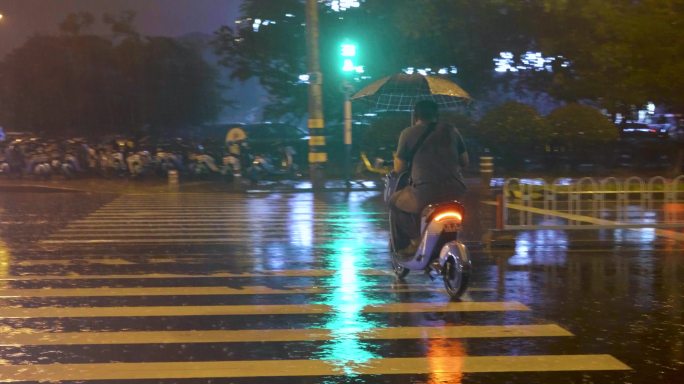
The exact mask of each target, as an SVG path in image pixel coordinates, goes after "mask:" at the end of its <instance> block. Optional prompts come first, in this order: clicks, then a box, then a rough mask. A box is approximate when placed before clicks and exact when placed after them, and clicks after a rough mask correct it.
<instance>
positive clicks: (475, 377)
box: [0, 191, 684, 383]
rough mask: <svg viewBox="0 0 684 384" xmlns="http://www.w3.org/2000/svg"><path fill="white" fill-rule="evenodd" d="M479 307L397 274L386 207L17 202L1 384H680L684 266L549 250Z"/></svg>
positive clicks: (521, 252) (209, 200)
mask: <svg viewBox="0 0 684 384" xmlns="http://www.w3.org/2000/svg"><path fill="white" fill-rule="evenodd" d="M467 203H468V204H467V205H468V212H469V213H470V214H471V215H470V216H469V217H468V219H467V220H468V221H467V223H466V230H465V233H464V240H465V241H466V242H467V244H468V245H469V246H470V248H471V256H472V257H473V262H474V276H473V277H472V280H471V281H472V284H471V287H472V288H471V289H470V291H469V293H468V294H467V296H466V297H464V300H463V302H452V303H450V302H449V301H448V300H447V296H446V294H445V293H444V292H443V290H442V289H441V283H440V282H438V281H435V282H431V281H430V280H429V279H428V278H427V277H426V276H424V275H421V274H416V273H412V274H411V275H409V276H408V277H407V279H406V281H405V282H403V283H401V282H397V281H396V280H395V279H394V278H393V276H392V275H391V274H390V269H389V266H388V253H387V224H386V221H385V210H384V207H383V205H382V202H381V200H380V198H379V196H378V195H377V193H375V192H353V193H351V194H345V193H328V194H322V195H320V196H314V195H312V194H309V193H297V194H281V193H276V194H256V195H243V194H225V193H221V194H220V193H166V194H144V193H141V194H126V195H120V194H105V193H32V192H27V191H22V192H10V191H3V192H2V193H1V194H0V382H36V381H52V382H59V381H61V382H86V383H95V382H107V383H129V382H130V383H207V382H211V383H263V382H270V383H459V382H463V383H594V382H596V383H653V382H660V383H679V382H681V381H680V380H681V377H682V374H683V373H684V260H683V259H682V258H683V257H684V252H683V251H682V250H683V249H682V244H681V243H677V242H675V241H672V240H668V239H661V238H657V237H655V235H654V233H653V231H650V230H615V231H612V230H611V231H601V232H564V231H549V230H547V231H530V232H520V233H517V234H515V236H514V239H513V241H512V242H511V243H510V244H508V245H502V246H499V247H494V248H491V249H487V248H486V247H484V246H483V244H482V243H481V241H480V240H481V238H482V234H483V233H484V230H485V229H487V228H490V227H491V225H492V222H493V219H492V217H491V215H490V213H491V212H489V211H488V209H486V208H483V206H480V205H479V204H478V203H477V201H476V199H472V201H468V202H467Z"/></svg>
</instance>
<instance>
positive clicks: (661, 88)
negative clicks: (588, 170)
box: [536, 0, 684, 113]
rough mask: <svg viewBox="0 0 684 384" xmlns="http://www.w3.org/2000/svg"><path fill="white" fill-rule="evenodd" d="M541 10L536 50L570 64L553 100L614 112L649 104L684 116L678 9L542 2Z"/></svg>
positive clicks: (595, 1) (683, 8)
mask: <svg viewBox="0 0 684 384" xmlns="http://www.w3.org/2000/svg"><path fill="white" fill-rule="evenodd" d="M545 5H546V7H545V9H544V12H543V15H542V16H543V17H540V18H539V20H540V23H539V27H538V31H537V34H536V39H537V41H538V42H539V46H540V48H541V49H542V50H544V52H548V53H549V54H561V55H564V56H565V57H567V58H569V60H570V61H571V63H572V65H571V66H569V67H567V68H558V69H557V71H556V72H555V76H554V88H553V90H554V91H555V93H556V94H557V95H558V96H560V97H562V98H563V99H565V100H570V101H572V100H581V99H589V100H594V101H598V102H600V103H601V105H602V106H604V107H605V108H607V109H608V110H610V111H613V112H623V113H624V112H629V110H630V108H631V107H632V106H642V105H644V104H645V103H646V102H647V101H654V102H657V103H659V104H664V105H665V106H667V107H669V108H670V109H673V110H676V111H681V110H682V109H684V94H682V92H681V89H682V86H684V78H683V77H682V76H681V73H682V71H684V60H682V59H683V58H684V39H682V38H681V24H682V22H681V20H682V14H683V13H684V3H682V2H681V1H679V0H640V1H621V0H613V1H604V0H578V1H572V2H569V1H567V0H546V1H545Z"/></svg>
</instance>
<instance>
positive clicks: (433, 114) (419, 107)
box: [413, 100, 439, 121]
mask: <svg viewBox="0 0 684 384" xmlns="http://www.w3.org/2000/svg"><path fill="white" fill-rule="evenodd" d="M438 112H439V108H438V107H437V103H435V102H434V101H432V100H421V101H419V102H417V103H416V105H415V106H414V107H413V117H414V118H415V119H416V120H423V121H433V120H437V115H438Z"/></svg>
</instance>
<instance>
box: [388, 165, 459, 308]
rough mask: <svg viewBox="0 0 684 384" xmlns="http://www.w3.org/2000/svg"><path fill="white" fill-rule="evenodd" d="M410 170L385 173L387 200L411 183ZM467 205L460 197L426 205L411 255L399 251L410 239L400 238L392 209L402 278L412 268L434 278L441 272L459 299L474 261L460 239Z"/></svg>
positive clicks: (396, 262) (394, 257) (396, 259)
mask: <svg viewBox="0 0 684 384" xmlns="http://www.w3.org/2000/svg"><path fill="white" fill-rule="evenodd" d="M408 177H409V175H408V172H404V173H402V174H399V175H394V174H390V175H388V176H386V177H385V196H384V197H385V202H386V203H388V202H389V197H390V196H392V194H393V193H394V192H395V191H397V190H399V189H401V188H403V187H405V186H406V185H407V184H408ZM464 211H465V210H464V208H463V205H462V204H461V203H459V202H457V201H446V202H440V203H437V204H431V205H428V206H427V207H425V209H423V212H422V214H421V220H420V230H421V232H420V233H421V236H420V244H419V246H418V249H417V251H416V253H415V254H414V255H412V256H410V257H403V256H401V255H399V253H398V251H399V250H400V249H402V248H404V247H405V246H407V245H408V239H402V238H399V236H398V233H397V229H396V226H395V223H394V219H393V217H392V210H391V209H390V214H389V222H390V245H391V252H392V268H393V269H394V273H395V274H396V275H397V277H398V278H400V279H401V278H404V277H406V275H408V274H409V272H410V271H424V272H425V273H427V274H428V276H430V277H431V278H433V274H435V275H437V276H441V277H442V279H443V281H444V287H445V288H446V291H447V293H448V294H449V296H450V297H451V298H452V299H458V298H460V297H461V295H463V293H465V291H466V289H467V288H468V281H469V279H470V274H471V268H472V267H471V261H470V256H469V254H468V249H467V248H466V246H465V245H464V244H463V243H462V242H460V241H459V239H458V233H459V231H460V230H461V228H462V223H463V216H464Z"/></svg>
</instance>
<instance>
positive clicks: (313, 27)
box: [306, 0, 328, 189]
mask: <svg viewBox="0 0 684 384" xmlns="http://www.w3.org/2000/svg"><path fill="white" fill-rule="evenodd" d="M306 46H307V51H308V54H309V55H308V71H309V121H308V127H309V137H310V138H309V177H310V178H311V184H312V185H313V187H314V189H316V188H319V187H321V186H322V185H323V166H324V165H325V163H326V162H327V161H328V154H327V153H326V152H325V136H324V128H325V121H324V119H323V93H322V86H323V76H322V74H321V69H320V63H319V54H318V1H316V0H307V2H306Z"/></svg>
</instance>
